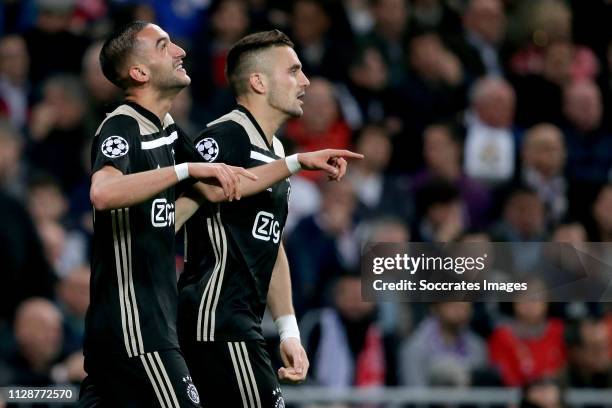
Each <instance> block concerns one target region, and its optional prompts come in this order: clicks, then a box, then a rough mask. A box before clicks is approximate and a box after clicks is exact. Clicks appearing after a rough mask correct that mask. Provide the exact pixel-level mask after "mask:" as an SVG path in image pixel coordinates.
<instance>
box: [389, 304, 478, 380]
mask: <svg viewBox="0 0 612 408" xmlns="http://www.w3.org/2000/svg"><path fill="white" fill-rule="evenodd" d="M471 316H472V305H471V304H470V303H467V302H440V303H435V304H434V305H432V307H431V313H430V315H429V317H427V318H426V319H425V320H423V321H422V322H421V323H420V324H419V326H418V327H417V328H416V329H415V331H414V332H413V333H412V334H411V335H410V336H409V337H408V338H406V339H405V340H404V341H403V342H402V344H401V345H400V348H399V353H398V354H399V360H398V368H399V377H400V383H401V384H402V385H406V386H410V387H415V386H436V385H437V386H458V387H461V386H462V387H467V386H469V385H470V384H471V383H472V380H471V378H472V373H473V372H474V371H475V370H478V369H483V368H484V367H485V366H486V363H487V352H486V347H485V343H484V341H483V340H482V339H480V338H479V337H478V336H477V335H476V334H475V333H473V332H472V331H471V330H470V329H469V323H470V319H471Z"/></svg>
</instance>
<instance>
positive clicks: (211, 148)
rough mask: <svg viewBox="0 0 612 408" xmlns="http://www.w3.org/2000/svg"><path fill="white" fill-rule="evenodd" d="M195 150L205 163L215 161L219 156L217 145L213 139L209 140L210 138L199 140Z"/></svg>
mask: <svg viewBox="0 0 612 408" xmlns="http://www.w3.org/2000/svg"><path fill="white" fill-rule="evenodd" d="M196 149H197V151H198V153H200V156H202V158H203V159H204V160H205V161H207V162H212V161H215V159H216V158H217V156H218V155H219V145H218V144H217V141H216V140H215V139H211V138H210V137H207V138H206V139H202V140H200V141H199V142H198V144H196Z"/></svg>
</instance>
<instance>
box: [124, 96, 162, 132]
mask: <svg viewBox="0 0 612 408" xmlns="http://www.w3.org/2000/svg"><path fill="white" fill-rule="evenodd" d="M123 103H124V104H126V105H128V106H130V107H132V108H134V110H136V112H138V113H140V114H141V115H142V116H144V117H145V118H147V119H149V120H150V121H151V122H153V124H154V125H155V126H157V128H158V129H159V130H160V131H161V130H163V128H164V125H163V124H162V123H161V121H160V120H159V118H158V117H157V115H156V114H154V113H153V112H151V111H150V110H148V109H147V108H144V107H142V106H141V105H139V104H137V103H136V102H133V101H124V102H123Z"/></svg>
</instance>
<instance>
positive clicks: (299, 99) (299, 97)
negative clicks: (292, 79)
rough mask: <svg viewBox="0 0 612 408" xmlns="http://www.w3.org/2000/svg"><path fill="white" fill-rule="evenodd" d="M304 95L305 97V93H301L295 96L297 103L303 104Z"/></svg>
mask: <svg viewBox="0 0 612 408" xmlns="http://www.w3.org/2000/svg"><path fill="white" fill-rule="evenodd" d="M304 95H306V94H305V93H301V94H299V95H298V96H297V99H298V101H300V102H302V103H304Z"/></svg>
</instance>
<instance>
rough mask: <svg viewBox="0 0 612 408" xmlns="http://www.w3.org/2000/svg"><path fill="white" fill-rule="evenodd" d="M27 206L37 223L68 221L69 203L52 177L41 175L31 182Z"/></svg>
mask: <svg viewBox="0 0 612 408" xmlns="http://www.w3.org/2000/svg"><path fill="white" fill-rule="evenodd" d="M26 204H27V207H28V211H29V212H30V215H31V216H32V218H33V219H34V222H35V223H41V222H45V221H54V222H64V221H66V215H67V214H68V201H67V200H66V196H65V195H64V194H63V193H62V190H61V187H60V185H59V184H58V182H57V181H56V180H55V179H54V178H53V177H51V176H48V175H44V174H39V175H36V176H35V177H33V178H32V180H30V183H29V184H28V192H27V200H26Z"/></svg>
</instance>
